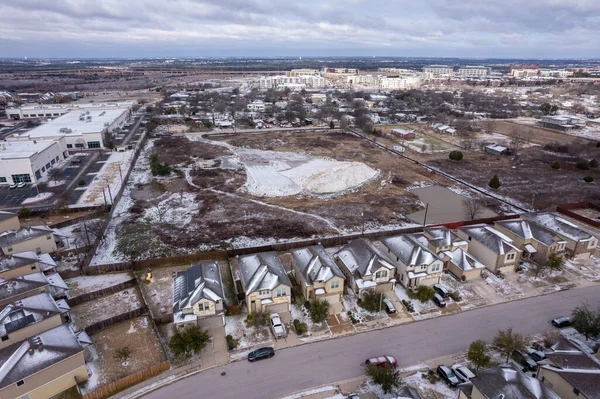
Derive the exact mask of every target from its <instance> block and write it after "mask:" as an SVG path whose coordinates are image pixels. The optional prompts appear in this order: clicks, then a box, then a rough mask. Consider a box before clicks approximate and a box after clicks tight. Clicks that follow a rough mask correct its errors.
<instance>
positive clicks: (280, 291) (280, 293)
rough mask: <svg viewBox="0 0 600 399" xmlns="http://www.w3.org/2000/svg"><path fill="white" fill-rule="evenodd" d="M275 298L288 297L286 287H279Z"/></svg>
mask: <svg viewBox="0 0 600 399" xmlns="http://www.w3.org/2000/svg"><path fill="white" fill-rule="evenodd" d="M275 294H276V295H275V296H277V297H281V296H286V295H287V290H286V289H285V287H279V288H277V291H275Z"/></svg>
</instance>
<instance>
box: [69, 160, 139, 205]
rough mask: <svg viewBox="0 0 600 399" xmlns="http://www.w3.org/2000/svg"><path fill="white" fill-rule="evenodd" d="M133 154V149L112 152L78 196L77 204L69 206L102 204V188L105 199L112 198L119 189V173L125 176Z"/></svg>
mask: <svg viewBox="0 0 600 399" xmlns="http://www.w3.org/2000/svg"><path fill="white" fill-rule="evenodd" d="M133 155H134V150H128V151H125V152H113V153H112V154H111V155H110V157H109V158H108V159H107V160H106V162H105V163H104V165H102V169H100V171H99V172H98V173H97V174H96V175H95V177H94V180H93V181H92V182H91V183H90V185H89V186H88V187H87V190H86V191H85V193H83V195H82V196H81V198H79V200H78V201H77V204H76V205H72V206H71V207H73V208H75V207H77V206H94V205H102V204H104V194H103V190H104V191H105V193H106V200H107V201H110V196H111V195H112V197H113V198H114V196H115V195H117V193H118V192H119V190H120V189H121V175H123V176H125V174H126V173H127V171H128V170H129V168H130V167H131V160H132V159H133ZM119 168H120V171H119ZM109 190H110V194H109Z"/></svg>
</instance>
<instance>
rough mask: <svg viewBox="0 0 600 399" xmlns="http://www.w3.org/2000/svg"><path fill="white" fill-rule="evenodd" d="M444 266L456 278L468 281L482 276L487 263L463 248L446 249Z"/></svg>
mask: <svg viewBox="0 0 600 399" xmlns="http://www.w3.org/2000/svg"><path fill="white" fill-rule="evenodd" d="M443 254H444V257H445V258H444V260H445V262H444V267H445V268H446V269H447V270H448V271H449V272H450V273H452V274H453V275H454V276H455V277H456V278H458V279H460V280H462V281H467V280H473V279H476V278H479V277H481V273H482V272H483V269H485V265H484V264H483V263H481V262H480V261H478V260H477V259H475V257H474V256H473V255H471V254H470V253H468V252H467V251H465V250H464V249H462V248H456V249H455V250H453V251H444V252H443Z"/></svg>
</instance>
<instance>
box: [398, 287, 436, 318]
mask: <svg viewBox="0 0 600 399" xmlns="http://www.w3.org/2000/svg"><path fill="white" fill-rule="evenodd" d="M394 293H395V294H396V296H397V297H398V298H400V300H401V301H402V300H406V301H409V302H410V303H412V305H413V308H414V309H415V311H414V312H413V313H412V314H413V315H414V317H415V318H417V317H420V318H424V317H425V316H429V317H433V316H438V315H440V314H441V312H440V310H439V309H438V308H437V306H436V305H435V303H433V301H427V302H426V303H422V302H421V301H419V300H417V299H410V297H409V296H408V294H407V293H406V289H405V288H404V287H403V286H402V285H401V284H396V285H395V286H394Z"/></svg>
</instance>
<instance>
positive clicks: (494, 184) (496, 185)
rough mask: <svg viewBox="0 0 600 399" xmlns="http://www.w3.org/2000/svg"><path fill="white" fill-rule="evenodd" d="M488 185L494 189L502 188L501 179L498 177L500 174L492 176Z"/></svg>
mask: <svg viewBox="0 0 600 399" xmlns="http://www.w3.org/2000/svg"><path fill="white" fill-rule="evenodd" d="M488 185H489V186H490V187H491V188H493V189H498V188H500V179H499V178H498V175H494V176H492V178H491V179H490V182H489V183H488Z"/></svg>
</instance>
